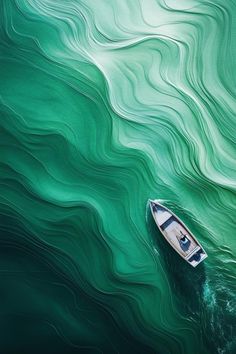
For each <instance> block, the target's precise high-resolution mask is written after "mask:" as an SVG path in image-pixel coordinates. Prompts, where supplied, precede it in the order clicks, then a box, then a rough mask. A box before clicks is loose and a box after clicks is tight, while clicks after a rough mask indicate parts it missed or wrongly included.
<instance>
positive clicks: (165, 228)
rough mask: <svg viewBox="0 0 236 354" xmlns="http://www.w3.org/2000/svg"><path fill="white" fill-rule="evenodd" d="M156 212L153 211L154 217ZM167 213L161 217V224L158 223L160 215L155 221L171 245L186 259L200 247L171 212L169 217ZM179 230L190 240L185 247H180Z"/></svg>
mask: <svg viewBox="0 0 236 354" xmlns="http://www.w3.org/2000/svg"><path fill="white" fill-rule="evenodd" d="M157 214H158V213H155V216H156V217H157ZM163 214H164V213H163ZM167 214H169V213H167ZM167 214H165V216H166V217H165V218H163V222H161V225H160V216H159V215H158V218H157V223H158V224H159V227H160V228H161V229H162V232H163V234H164V236H165V237H166V239H167V240H168V241H169V242H170V243H171V244H172V246H173V247H174V248H175V249H176V250H177V251H178V252H179V253H180V254H181V255H182V256H183V257H184V258H186V259H188V258H190V257H191V255H192V253H194V252H195V251H197V250H198V249H200V247H199V245H198V244H197V242H196V241H195V240H194V238H193V237H192V236H191V234H190V233H189V232H188V231H187V230H186V229H185V228H184V227H183V225H181V224H180V223H179V222H178V220H177V219H176V218H174V217H173V216H171V214H169V217H167ZM163 216H164V215H163ZM164 219H165V220H164ZM181 232H182V233H183V234H184V235H186V236H187V238H188V239H189V241H190V243H189V245H188V247H187V248H182V247H181V246H180V242H179V239H180V238H181Z"/></svg>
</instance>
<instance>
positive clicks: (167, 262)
mask: <svg viewBox="0 0 236 354" xmlns="http://www.w3.org/2000/svg"><path fill="white" fill-rule="evenodd" d="M148 225H149V227H150V229H149V231H150V235H151V239H152V243H153V248H154V249H155V250H156V251H157V253H158V258H159V259H160V262H161V264H162V266H163V268H164V270H165V272H166V274H167V275H168V279H169V284H170V287H171V290H172V293H173V294H174V295H175V296H176V299H177V301H179V302H180V305H181V307H182V308H184V309H185V310H186V311H187V312H189V311H191V312H192V313H193V314H196V313H199V312H200V307H201V299H202V296H203V291H204V284H205V280H206V275H205V266H204V263H203V262H202V263H200V264H199V265H198V266H197V267H196V268H193V267H192V266H191V265H189V264H188V263H187V262H186V261H185V260H184V259H182V258H181V257H180V256H179V255H178V253H177V252H176V251H175V250H174V249H173V248H172V247H171V246H170V245H169V244H168V242H167V241H166V240H165V238H164V237H163V235H162V234H161V232H160V231H159V230H158V228H157V226H156V224H155V221H154V220H153V217H152V215H151V212H150V213H148Z"/></svg>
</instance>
